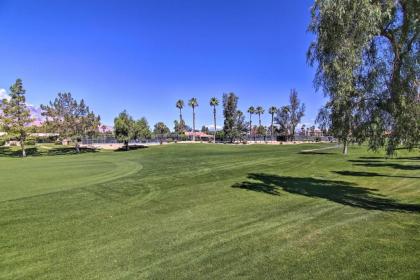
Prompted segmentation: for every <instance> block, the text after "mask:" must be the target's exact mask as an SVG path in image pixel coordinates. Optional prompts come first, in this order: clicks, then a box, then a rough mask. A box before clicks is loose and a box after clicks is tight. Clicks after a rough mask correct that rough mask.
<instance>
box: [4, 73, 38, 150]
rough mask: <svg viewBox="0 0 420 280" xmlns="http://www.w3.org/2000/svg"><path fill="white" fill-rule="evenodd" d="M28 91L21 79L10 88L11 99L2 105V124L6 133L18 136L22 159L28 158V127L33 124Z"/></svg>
mask: <svg viewBox="0 0 420 280" xmlns="http://www.w3.org/2000/svg"><path fill="white" fill-rule="evenodd" d="M25 94H26V91H25V89H24V88H23V83H22V80H21V79H17V80H16V82H15V83H14V84H13V85H12V86H11V87H10V99H9V100H8V99H3V100H2V102H1V104H0V109H1V111H2V113H1V114H0V123H1V124H2V126H3V128H4V129H5V130H6V132H9V133H11V134H15V135H17V138H18V140H19V143H20V147H21V149H22V157H26V151H25V140H26V136H27V132H28V126H29V124H30V123H31V122H32V118H31V113H30V111H29V109H28V107H27V105H26V97H25Z"/></svg>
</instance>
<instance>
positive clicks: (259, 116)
mask: <svg viewBox="0 0 420 280" xmlns="http://www.w3.org/2000/svg"><path fill="white" fill-rule="evenodd" d="M258 123H259V124H260V126H261V114H258Z"/></svg>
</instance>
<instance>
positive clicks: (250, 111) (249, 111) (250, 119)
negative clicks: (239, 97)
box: [247, 106, 255, 136]
mask: <svg viewBox="0 0 420 280" xmlns="http://www.w3.org/2000/svg"><path fill="white" fill-rule="evenodd" d="M247 112H248V113H249V136H251V132H252V115H253V114H255V108H254V106H251V107H249V108H248V111H247Z"/></svg>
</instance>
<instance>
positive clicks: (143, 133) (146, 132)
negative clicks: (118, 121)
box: [133, 117, 152, 140]
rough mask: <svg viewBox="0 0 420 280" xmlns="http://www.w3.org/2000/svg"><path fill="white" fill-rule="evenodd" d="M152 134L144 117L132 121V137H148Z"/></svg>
mask: <svg viewBox="0 0 420 280" xmlns="http://www.w3.org/2000/svg"><path fill="white" fill-rule="evenodd" d="M151 136H152V132H151V131H150V127H149V122H148V121H147V119H146V118H145V117H142V118H141V119H139V120H137V121H136V122H134V123H133V139H135V140H140V139H149V138H150V137H151Z"/></svg>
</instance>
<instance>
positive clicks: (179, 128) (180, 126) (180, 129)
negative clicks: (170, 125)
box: [174, 120, 189, 134]
mask: <svg viewBox="0 0 420 280" xmlns="http://www.w3.org/2000/svg"><path fill="white" fill-rule="evenodd" d="M188 130H189V128H188V127H187V126H186V125H185V122H184V120H182V121H181V122H178V120H175V121H174V131H175V133H177V134H183V133H184V132H185V131H188Z"/></svg>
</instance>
